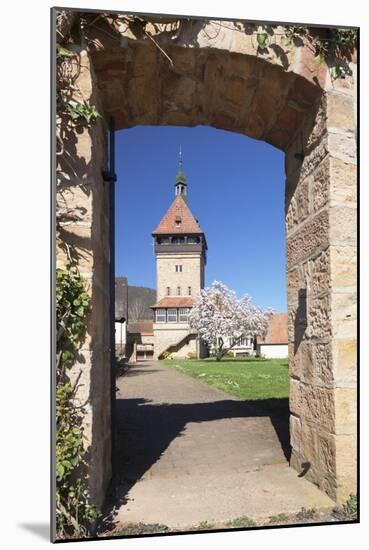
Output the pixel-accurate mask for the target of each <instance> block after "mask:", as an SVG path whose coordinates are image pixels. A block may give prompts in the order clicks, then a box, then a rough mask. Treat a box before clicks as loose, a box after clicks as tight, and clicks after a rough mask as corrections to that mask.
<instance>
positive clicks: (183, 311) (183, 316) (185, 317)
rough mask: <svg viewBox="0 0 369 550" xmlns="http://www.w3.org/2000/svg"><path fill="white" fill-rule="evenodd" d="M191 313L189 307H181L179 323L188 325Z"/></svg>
mask: <svg viewBox="0 0 369 550" xmlns="http://www.w3.org/2000/svg"><path fill="white" fill-rule="evenodd" d="M189 312H190V308H188V307H180V308H179V319H178V320H179V322H180V323H187V321H188V314H189Z"/></svg>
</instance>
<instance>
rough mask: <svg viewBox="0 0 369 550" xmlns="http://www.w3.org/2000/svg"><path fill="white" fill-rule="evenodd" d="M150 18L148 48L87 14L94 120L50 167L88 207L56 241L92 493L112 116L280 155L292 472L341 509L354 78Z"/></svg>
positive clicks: (350, 453)
mask: <svg viewBox="0 0 369 550" xmlns="http://www.w3.org/2000/svg"><path fill="white" fill-rule="evenodd" d="M149 19H150V22H151V23H149V24H148V26H146V30H147V31H148V33H149V34H150V35H151V38H150V37H149V36H148V34H147V33H143V32H142V28H141V30H140V28H133V30H132V28H131V27H129V26H127V25H123V24H122V23H121V22H119V21H117V20H115V21H113V20H111V21H108V20H106V19H103V18H96V14H94V15H93V16H92V17H91V19H89V17H88V16H87V17H86V21H87V23H86V25H85V33H86V36H87V44H88V48H87V46H86V43H85V44H81V45H80V46H79V47H77V49H78V51H79V52H80V56H81V65H80V73H79V77H78V81H77V82H78V86H79V92H78V93H80V94H82V96H83V97H84V98H89V99H90V100H91V102H93V103H94V104H96V105H97V106H98V110H99V111H100V112H102V113H104V115H105V118H104V120H99V121H98V123H97V124H96V125H94V126H93V127H92V128H91V129H89V130H84V131H83V132H82V133H81V134H79V135H77V138H76V141H75V142H74V143H73V144H69V145H67V148H66V152H65V154H64V155H63V156H62V157H61V161H60V165H61V167H62V169H63V170H65V171H66V172H68V170H70V168H69V167H68V166H70V163H71V162H72V163H73V171H74V177H75V178H76V181H78V182H79V183H80V184H82V185H81V189H82V191H81V190H79V188H78V187H70V186H69V187H68V189H66V195H65V196H66V198H67V202H68V203H69V205H71V206H74V207H83V208H84V209H85V213H84V216H83V220H82V221H77V222H75V223H74V224H69V225H68V226H65V228H64V233H65V235H64V237H65V238H66V239H70V240H71V241H73V242H74V243H75V244H76V245H77V246H78V247H79V249H80V268H81V272H82V274H83V275H84V276H85V277H86V279H87V280H89V284H90V290H91V297H92V312H91V315H90V319H89V324H88V337H87V340H86V342H85V345H84V347H83V350H82V357H83V361H84V362H85V365H87V367H88V368H85V369H84V386H83V387H82V389H81V391H80V394H81V395H80V399H81V402H84V401H85V400H86V397H87V398H88V399H89V403H90V404H89V409H88V414H87V415H86V431H87V434H88V437H89V443H90V457H91V461H90V464H91V466H90V479H91V492H92V496H93V498H94V499H95V501H96V502H97V503H101V502H102V500H103V497H104V494H105V490H106V487H107V484H108V482H109V479H110V475H111V470H110V463H111V433H110V415H111V411H110V404H109V402H110V365H109V347H110V342H109V330H108V311H109V294H108V272H109V257H108V256H109V255H108V252H107V251H108V232H109V201H108V196H109V195H108V193H109V190H108V185H109V184H107V183H106V182H104V181H103V179H102V176H101V172H102V170H104V169H106V128H107V126H106V122H105V121H106V120H108V119H109V118H110V117H113V119H114V121H115V127H116V129H123V128H128V127H132V126H134V125H137V124H151V125H159V124H174V125H184V126H194V125H198V124H202V125H210V126H213V127H215V128H221V129H225V130H230V131H233V132H239V133H242V134H244V135H247V136H249V137H253V138H257V139H261V140H264V141H266V142H268V143H270V144H272V145H274V146H275V147H278V148H279V149H281V150H283V151H284V152H285V159H286V160H285V168H286V195H285V197H286V200H285V213H286V238H287V266H286V270H287V293H288V313H289V365H290V367H289V368H290V409H291V416H290V433H291V445H292V458H291V465H292V466H293V467H294V468H296V469H297V470H298V471H304V473H306V477H307V478H308V479H310V480H311V481H313V482H314V483H315V484H317V485H318V487H320V488H321V489H322V490H323V491H325V492H326V493H327V494H328V495H329V496H330V497H331V498H333V499H334V500H336V501H338V502H340V501H343V500H345V499H346V498H347V497H348V495H349V494H350V493H355V492H356V477H355V476H356V461H355V457H356V420H355V415H356V348H355V343H356V340H355V338H356V309H355V284H356V272H355V258H356V240H355V239H356V235H355V228H356V223H355V215H356V195H355V193H356V183H355V178H356V156H355V152H356V141H355V128H356V127H355V80H354V77H353V76H350V77H348V78H346V79H344V80H336V81H334V82H333V83H332V80H331V78H330V74H329V71H328V68H327V66H326V64H323V65H322V66H321V67H320V68H319V69H318V68H317V67H316V66H315V64H314V51H313V49H312V48H311V45H309V43H308V42H306V41H305V42H303V43H301V45H299V46H296V45H292V46H290V47H288V48H284V47H282V45H281V43H280V37H278V35H275V40H274V42H273V47H272V46H271V47H270V48H269V49H268V50H260V47H258V46H257V44H256V43H255V36H254V35H253V34H252V33H251V32H250V31H249V29H248V28H247V25H246V26H245V27H244V26H243V25H242V24H240V23H233V22H230V21H227V22H220V21H205V20H196V21H194V20H189V19H179V18H174V17H168V19H167V20H166V21H165V22H166V24H162V25H157V23H158V19H157V18H155V17H153V16H150V18H149ZM154 41H155V42H154ZM163 52H164V53H163ZM350 67H351V70H352V74H353V75H355V66H354V64H353V63H351V64H350ZM68 148H69V151H68ZM68 155H69V157H68Z"/></svg>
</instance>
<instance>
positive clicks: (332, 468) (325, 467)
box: [318, 433, 336, 478]
mask: <svg viewBox="0 0 369 550" xmlns="http://www.w3.org/2000/svg"><path fill="white" fill-rule="evenodd" d="M318 458H319V469H320V470H321V471H322V473H323V475H325V476H326V475H327V474H328V475H330V476H332V478H334V477H335V475H336V441H335V437H334V436H333V435H331V434H326V433H320V434H319V435H318Z"/></svg>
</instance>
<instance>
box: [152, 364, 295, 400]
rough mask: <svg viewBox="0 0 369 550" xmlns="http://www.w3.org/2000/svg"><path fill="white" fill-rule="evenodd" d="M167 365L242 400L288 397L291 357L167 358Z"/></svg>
mask: <svg viewBox="0 0 369 550" xmlns="http://www.w3.org/2000/svg"><path fill="white" fill-rule="evenodd" d="M163 363H164V364H165V365H169V366H171V367H174V368H176V369H177V370H179V371H180V372H183V373H185V374H188V375H189V376H192V377H193V378H197V379H198V380H201V381H202V382H206V383H207V384H209V385H211V386H215V387H216V388H219V389H221V390H223V391H226V392H227V393H230V394H232V395H236V396H237V397H240V398H241V399H250V400H253V399H271V398H286V397H288V380H289V379H288V360H287V359H256V358H254V357H250V358H237V359H233V358H230V357H226V358H224V359H222V361H220V362H216V361H215V359H213V358H209V359H201V360H199V361H197V360H195V359H183V360H180V359H166V360H164V361H163Z"/></svg>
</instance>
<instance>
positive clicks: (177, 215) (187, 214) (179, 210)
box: [152, 195, 204, 235]
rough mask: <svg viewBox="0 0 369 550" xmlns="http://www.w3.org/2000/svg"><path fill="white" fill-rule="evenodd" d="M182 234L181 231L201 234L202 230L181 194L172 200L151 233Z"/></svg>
mask: <svg viewBox="0 0 369 550" xmlns="http://www.w3.org/2000/svg"><path fill="white" fill-rule="evenodd" d="M178 220H179V221H180V224H178ZM168 233H170V234H176V233H178V234H183V233H198V234H201V235H203V234H204V232H203V230H202V229H201V227H200V225H199V224H198V222H197V221H196V220H195V218H194V217H193V215H192V213H191V211H190V209H189V208H188V206H187V204H186V202H185V201H184V199H183V197H182V196H181V195H177V197H176V198H175V199H174V201H173V202H172V204H171V206H170V207H169V210H168V211H167V213H166V214H165V216H164V217H163V218H162V220H161V222H160V223H159V225H158V226H157V228H156V229H155V231H153V233H152V234H153V235H160V234H168Z"/></svg>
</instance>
